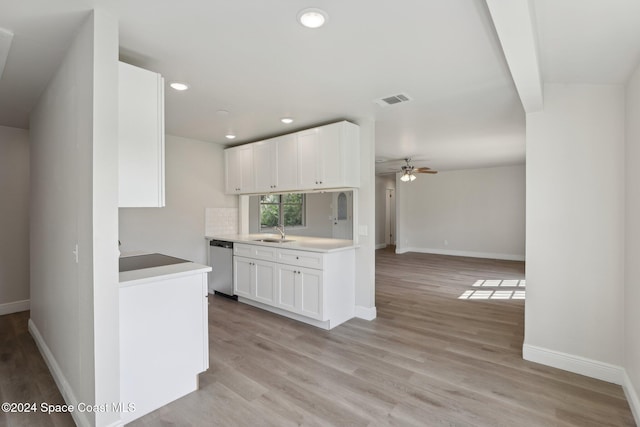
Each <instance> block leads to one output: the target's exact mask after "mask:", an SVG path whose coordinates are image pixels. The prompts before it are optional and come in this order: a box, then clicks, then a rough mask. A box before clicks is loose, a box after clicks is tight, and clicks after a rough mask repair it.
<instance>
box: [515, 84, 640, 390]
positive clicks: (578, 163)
mask: <svg viewBox="0 0 640 427" xmlns="http://www.w3.org/2000/svg"><path fill="white" fill-rule="evenodd" d="M544 98H545V107H544V111H543V112H539V113H531V114H528V115H527V227H526V228H527V248H526V253H527V272H526V279H527V299H526V309H525V345H524V347H523V353H524V357H525V358H526V359H529V360H534V361H541V362H543V363H547V364H551V365H552V366H558V367H562V368H564V369H568V370H573V371H576V372H579V373H585V374H587V375H590V376H595V377H600V378H603V377H606V376H607V375H613V376H615V375H617V367H620V366H622V364H623V335H624V332H623V331H624V328H623V306H624V304H623V285H622V284H623V271H624V265H623V262H624V166H625V165H624V138H625V136H624V132H625V128H624V117H625V116H624V114H625V113H624V107H625V106H624V92H623V88H622V87H620V86H608V85H562V84H547V85H545V89H544ZM635 262H636V263H637V261H635ZM564 356H566V357H564ZM562 361H564V362H567V363H566V364H565V365H564V366H563V365H562V364H563V363H564V362H562ZM603 364H604V365H603ZM581 370H582V371H581ZM604 379H607V378H604ZM608 379H609V380H610V381H611V380H615V378H608Z"/></svg>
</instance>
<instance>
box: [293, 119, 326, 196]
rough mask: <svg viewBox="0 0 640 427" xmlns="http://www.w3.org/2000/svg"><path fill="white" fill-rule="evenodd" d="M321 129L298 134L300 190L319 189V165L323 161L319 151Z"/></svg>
mask: <svg viewBox="0 0 640 427" xmlns="http://www.w3.org/2000/svg"><path fill="white" fill-rule="evenodd" d="M318 133H319V129H318V128H314V129H309V130H306V131H302V132H298V134H297V139H298V187H299V188H300V189H309V188H317V187H318V186H319V185H320V184H319V182H320V180H319V179H318V170H319V163H321V162H322V159H321V158H320V156H319V150H318Z"/></svg>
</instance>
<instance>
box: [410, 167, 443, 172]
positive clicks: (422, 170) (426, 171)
mask: <svg viewBox="0 0 640 427" xmlns="http://www.w3.org/2000/svg"><path fill="white" fill-rule="evenodd" d="M420 169H423V168H420ZM414 172H417V173H438V171H434V170H428V171H426V170H415V171H414Z"/></svg>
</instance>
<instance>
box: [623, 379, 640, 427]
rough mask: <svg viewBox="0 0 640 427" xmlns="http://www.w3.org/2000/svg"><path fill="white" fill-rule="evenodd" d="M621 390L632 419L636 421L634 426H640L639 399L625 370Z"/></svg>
mask: <svg viewBox="0 0 640 427" xmlns="http://www.w3.org/2000/svg"><path fill="white" fill-rule="evenodd" d="M622 388H623V389H624V395H625V396H627V402H629V407H630V408H631V413H632V414H633V418H634V419H635V420H636V424H637V425H639V426H640V399H638V394H637V393H636V389H635V387H634V386H633V383H632V382H631V378H629V375H628V374H627V371H626V370H625V371H624V384H623V385H622Z"/></svg>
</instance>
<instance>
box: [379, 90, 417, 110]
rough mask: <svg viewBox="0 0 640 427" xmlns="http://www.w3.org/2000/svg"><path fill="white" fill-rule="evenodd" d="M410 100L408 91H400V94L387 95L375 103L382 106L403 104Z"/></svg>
mask: <svg viewBox="0 0 640 427" xmlns="http://www.w3.org/2000/svg"><path fill="white" fill-rule="evenodd" d="M409 101H411V98H410V97H409V95H407V94H406V93H400V94H398V95H391V96H385V97H384V98H380V99H376V100H375V103H376V104H378V105H380V106H381V107H388V106H389V105H395V104H401V103H403V102H409Z"/></svg>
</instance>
